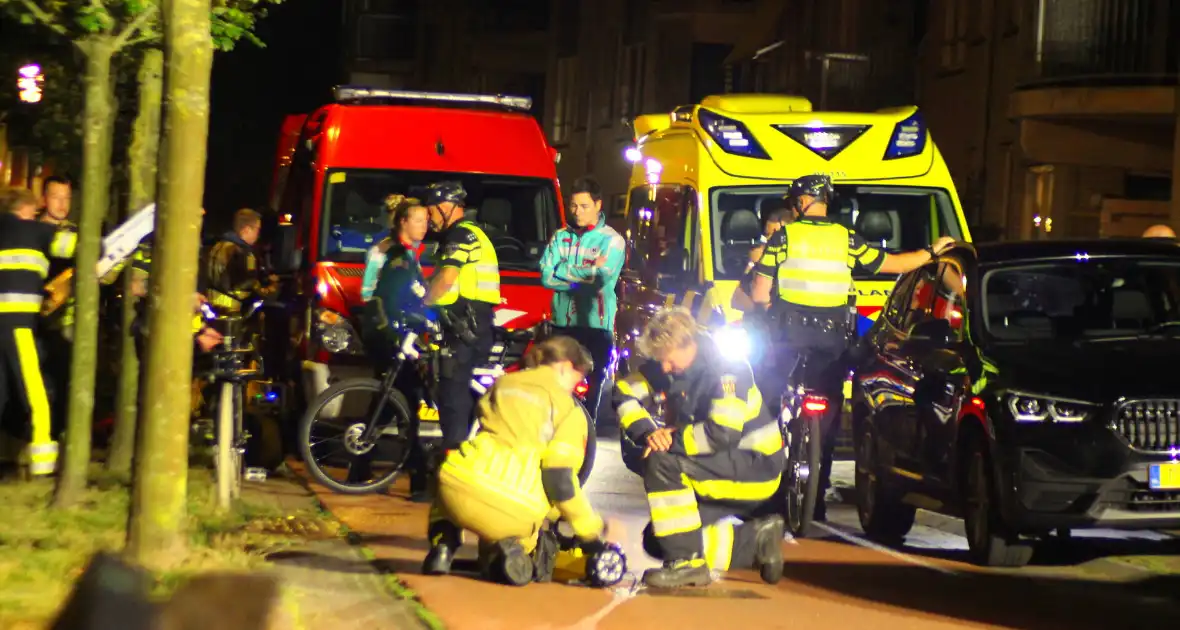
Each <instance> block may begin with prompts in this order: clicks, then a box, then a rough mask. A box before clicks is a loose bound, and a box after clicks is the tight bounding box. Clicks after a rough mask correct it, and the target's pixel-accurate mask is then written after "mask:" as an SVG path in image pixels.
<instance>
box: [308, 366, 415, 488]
mask: <svg viewBox="0 0 1180 630" xmlns="http://www.w3.org/2000/svg"><path fill="white" fill-rule="evenodd" d="M381 390H382V384H381V381H378V380H377V379H372V378H355V379H349V380H346V381H341V382H339V383H336V384H335V385H332V386H331V387H329V388H328V389H326V390H324V392H323V393H322V394H320V395H319V396H318V397H317V398H316V399H315V400H314V401H312V403H311V404H310V405H309V406H308V408H307V412H306V413H304V415H303V418H302V420H301V421H300V423H299V433H298V436H299V450H300V455H302V457H303V461H304V463H305V464H306V465H307V471H308V472H309V473H311V476H312V478H314V479H315V480H316V482H318V483H320V484H322V485H324V486H327V487H328V488H330V489H331V490H332V491H333V492H338V493H340V494H370V493H375V492H381V491H382V490H385V489H386V488H388V487H389V486H390V484H392V483H393V482H394V481H395V480H396V479H397V476H398V475H399V474H400V473H401V472H402V470H403V469H404V468H405V465H406V460H407V459H408V458H409V456H410V450H411V448H410V447H411V445H412V443H411V441H410V440H411V437H412V431H411V427H412V423H413V416H412V415H411V412H410V405H409V404H408V403H407V402H406V397H405V396H404V395H402V393H401V392H399V391H397V390H396V389H393V390H387V391H385V392H384V396H385V401H384V403H385V404H384V405H383V407H382V409H383V411H382V412H381V414H380V415H381V417H379V418H377V420H376V421H377V423H378V424H379V428H378V432H377V437H376V438H375V439H373V440H371V441H366V440H365V439H364V434H365V432H366V430H367V429H368V425H369V422H370V420H372V417H373V416H372V414H373V413H375V412H376V407H377V404H378V403H379V402H380V400H381V396H382V394H383V392H382V391H381ZM348 394H353V395H358V396H359V397H360V398H361V400H360V401H359V402H358V401H357V400H356V399H353V400H352V401H349V400H345V399H344V398H345V396H346V395H348ZM328 408H331V409H332V412H331V413H328V414H326V415H327V416H329V417H325V418H321V417H320V415H321V413H322V412H323V411H324V410H325V409H328Z"/></svg>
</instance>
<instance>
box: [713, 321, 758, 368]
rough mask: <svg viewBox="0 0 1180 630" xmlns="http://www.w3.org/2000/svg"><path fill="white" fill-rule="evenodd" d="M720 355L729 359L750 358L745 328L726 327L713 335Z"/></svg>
mask: <svg viewBox="0 0 1180 630" xmlns="http://www.w3.org/2000/svg"><path fill="white" fill-rule="evenodd" d="M713 339H714V341H716V342H717V347H718V348H719V349H720V350H721V354H722V355H723V356H725V357H726V358H729V359H742V360H745V359H748V358H749V357H750V335H749V334H748V333H747V332H746V329H745V328H741V327H737V326H727V327H725V328H722V329H721V330H718V331H717V333H716V334H715V335H713Z"/></svg>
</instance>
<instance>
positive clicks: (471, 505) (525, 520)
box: [422, 336, 605, 586]
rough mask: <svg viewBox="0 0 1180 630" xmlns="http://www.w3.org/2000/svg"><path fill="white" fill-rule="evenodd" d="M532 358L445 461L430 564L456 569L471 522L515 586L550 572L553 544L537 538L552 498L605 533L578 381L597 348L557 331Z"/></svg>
mask: <svg viewBox="0 0 1180 630" xmlns="http://www.w3.org/2000/svg"><path fill="white" fill-rule="evenodd" d="M525 365H526V369H525V370H522V371H520V372H513V373H510V374H506V375H504V376H502V377H500V378H499V379H498V380H497V381H496V383H495V385H493V386H492V389H491V391H489V392H488V394H487V395H486V396H484V397H483V399H481V400H480V401H479V409H478V413H479V421H480V429H479V432H478V433H477V434H476V436H475V437H474V438H472V439H471V440H468V441H466V442H464V443H463V444H462V445H461V446H460V447H459V448H458V449H457V450H454V451H451V452H450V453H448V454H447V457H446V460H445V461H444V462H443V465H442V467H441V469H440V470H439V481H438V498H437V499H436V501H435V503H434V505H433V506H432V508H431V513H430V526H429V532H428V536H429V539H430V544H431V548H430V552H429V554H427V556H426V561H425V563H424V564H423V567H422V570H423V572H424V573H427V574H430V575H439V574H445V573H448V572H449V571H450V568H451V562H452V560H453V559H454V555H455V552H456V550H457V549H458V548H459V546H460V544H461V532H462V530H464V529H467V530H470V531H472V532H474V533H475V534H476V535H477V536H479V539H480V565H481V572H482V573H483V574H484V577H486V578H489V579H494V580H496V581H501V582H504V583H507V584H512V585H516V586H522V585H524V584H527V583H529V582H531V581H532V580H533V578H534V576H536V577H537V578H538V579H539V580H542V581H544V580H547V578H548V577H550V575H549V574H551V572H552V570H553V560H554V558H553V557H552V555H553V554H555V553H556V545H555V544H554V545H552V546H551V545H549V544H544V545H541V546H538V538H539V532H540V530H541V527H542V525H543V524H544V523H545V521H546V519H547V517H549V516H550V515H551V514H552V512H553V511H554V510H553V508H554V507H555V508H556V511H557V512H558V513H559V514H560V517H561V518H562V519H564V520H565V521H566V522H568V523H569V525H570V526H571V527H572V528H573V530H574V534H575V535H576V536H577V537H578V539H580V540H581V541H583V542H586V543H594V542H601V541H602V538H603V536H604V535H605V531H604V529H605V528H604V525H603V521H602V518H601V517H600V516H599V515H598V514H597V513H595V511H594V509H593V508H592V507H591V506H590V501H589V500H588V499H587V498H586V494H585V492H583V491H582V488H581V486H580V484H579V483H578V476H577V475H578V470H579V469H580V468H581V467H582V459H583V457H584V456H585V445H586V439H587V422H586V417H585V414H584V413H583V412H582V410H581V409H580V408H579V407H578V405H577V403H576V402H575V401H574V398H573V391H574V388H575V387H576V386H577V384H578V383H580V382H581V381H582V379H583V378H584V377H585V375H586V373H587V372H589V371H590V370H591V369H592V367H593V366H592V362H591V359H590V355H589V353H588V352H587V351H586V350H585V348H583V347H581V346H580V345H578V343H577V342H576V341H574V340H573V339H571V338H570V337H560V336H559V337H551V338H549V339H547V340H546V341H544V342H542V343H540V344H538V345H536V346H534V347H533V348H532V349H531V350H530V351H529V353H528V355H526V357H525ZM534 550H538V551H536V553H534ZM529 554H533V556H534V557H533V558H530V557H529Z"/></svg>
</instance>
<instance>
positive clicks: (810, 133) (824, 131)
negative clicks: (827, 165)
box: [774, 125, 870, 160]
mask: <svg viewBox="0 0 1180 630" xmlns="http://www.w3.org/2000/svg"><path fill="white" fill-rule="evenodd" d="M869 127H870V125H774V128H775V129H776V130H778V131H779V132H780V133H782V134H783V135H785V136H786V137H788V138H790V139H792V140H794V141H795V142H798V143H799V144H801V145H803V146H805V147H807V148H808V149H811V152H812V153H814V154H816V155H818V156H820V157H821V158H823V159H825V160H830V159H832V158H834V157H836V156H837V155H839V154H840V152H841V151H843V150H844V149H846V148H848V145H850V144H852V143H853V142H855V141H856V139H857V138H859V137H861V136H862V135H864V132H866V131H868V130H869Z"/></svg>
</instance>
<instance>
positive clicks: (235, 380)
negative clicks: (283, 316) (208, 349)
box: [194, 303, 264, 509]
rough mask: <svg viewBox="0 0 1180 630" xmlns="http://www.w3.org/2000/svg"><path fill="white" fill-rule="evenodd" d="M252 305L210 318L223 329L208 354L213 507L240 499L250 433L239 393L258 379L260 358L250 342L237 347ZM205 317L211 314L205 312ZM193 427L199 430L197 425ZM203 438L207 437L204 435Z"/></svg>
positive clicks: (227, 505) (253, 306)
mask: <svg viewBox="0 0 1180 630" xmlns="http://www.w3.org/2000/svg"><path fill="white" fill-rule="evenodd" d="M259 304H260V303H256V304H254V305H252V306H251V307H250V308H249V310H247V312H246V313H244V314H242V315H222V316H216V315H214V316H213V319H215V320H216V321H218V322H219V323H222V324H223V325H224V327H225V329H226V332H225V334H224V335H223V339H222V342H221V345H220V347H219V348H217V349H215V350H213V351H212V353H211V355H212V356H211V360H212V367H211V369H210V370H209V376H210V377H212V382H213V384H214V385H215V386H216V387H217V391H218V397H217V403H216V409H217V417H216V420H215V421H214V427H213V429H214V430H213V432H212V433H213V435H212V436H211V437H212V438H213V441H214V443H215V451H214V456H213V464H214V469H215V472H216V478H217V505H218V508H220V509H226V508H228V507H229V505H230V503H231V502H232V501H233V500H235V499H237V498H238V497H239V496H241V484H242V477H243V476H244V472H245V471H244V468H243V462H244V459H245V455H246V444H247V442H248V441H249V439H250V434H249V433H247V432H246V431H245V428H244V417H245V403H244V400H243V398H244V396H243V390H244V389H245V387H246V385H247V384H248V383H249V382H250V381H256V380H262V379H263V378H264V377H263V370H262V359H261V357H260V356H258V352H257V349H256V348H255V347H254V344H253V342H252V340H251V341H248V342H247V343H245V344H241V343H240V342H241V336H242V335H240V334H239V333H240V332H242V329H243V325H244V323H245V322H246V321H247V320H249V319H250V318H251V316H252V315H253V314H254V313H255V312H256V311H257V308H258V306H259ZM206 314H207V315H210V314H212V311H210V310H206ZM194 428H196V429H198V430H199V429H200V423H198V424H197V426H195V427H194ZM206 437H209V435H208V434H206Z"/></svg>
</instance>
